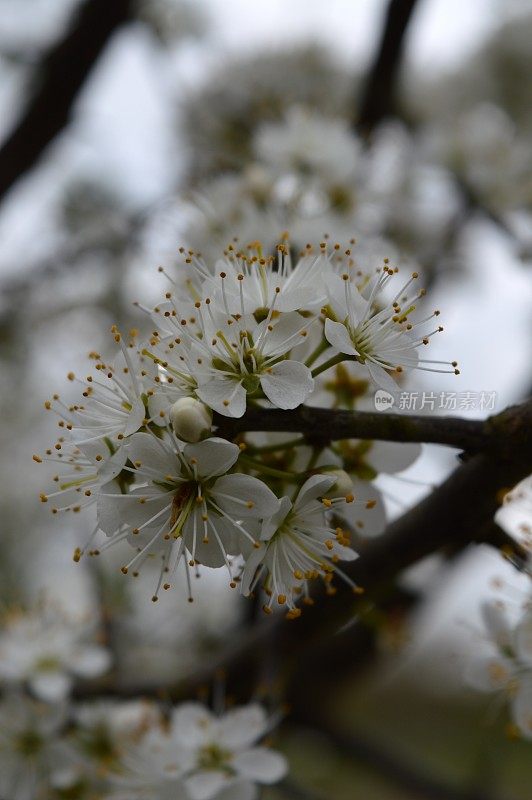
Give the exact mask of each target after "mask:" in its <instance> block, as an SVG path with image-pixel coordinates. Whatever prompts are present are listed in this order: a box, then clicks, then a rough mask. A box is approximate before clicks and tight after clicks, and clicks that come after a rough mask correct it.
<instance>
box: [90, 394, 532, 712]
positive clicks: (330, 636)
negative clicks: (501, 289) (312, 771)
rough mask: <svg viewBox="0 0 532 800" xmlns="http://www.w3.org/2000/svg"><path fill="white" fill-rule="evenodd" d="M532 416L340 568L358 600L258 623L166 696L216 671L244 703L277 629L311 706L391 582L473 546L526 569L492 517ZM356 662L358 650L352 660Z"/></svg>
mask: <svg viewBox="0 0 532 800" xmlns="http://www.w3.org/2000/svg"><path fill="white" fill-rule="evenodd" d="M531 414H532V401H531V402H529V403H528V404H524V405H523V406H519V407H517V408H515V409H509V410H508V411H507V412H503V414H501V415H498V416H497V417H495V418H493V419H494V420H499V422H498V424H504V425H505V426H506V427H505V435H506V437H507V438H508V441H507V446H506V447H504V448H502V449H501V450H496V451H494V452H487V453H479V454H477V455H473V456H471V457H470V458H468V459H467V460H466V461H465V462H464V463H463V464H461V465H460V466H459V467H458V468H457V469H456V470H455V471H454V472H453V473H452V474H451V475H450V476H449V477H448V478H447V480H446V481H445V482H444V483H443V484H442V485H441V486H439V487H438V488H437V489H435V490H434V491H433V492H432V493H431V494H430V495H429V496H428V497H426V498H425V499H424V500H422V501H421V502H420V503H419V504H418V505H417V506H415V507H414V508H412V509H411V510H409V511H408V512H407V513H406V514H404V515H403V516H401V517H400V518H399V519H397V520H395V521H394V522H392V523H391V524H390V525H389V526H388V528H387V529H386V531H385V533H383V534H382V535H381V536H379V537H377V538H375V539H368V540H367V541H366V542H365V543H364V544H363V545H360V546H359V548H358V549H359V553H360V557H359V558H358V559H357V560H356V561H354V562H351V563H350V564H347V565H342V567H343V568H344V570H345V572H346V573H347V574H348V575H349V577H350V578H351V579H352V580H353V581H354V582H355V583H356V584H357V585H358V586H360V587H363V588H364V590H365V595H363V596H362V598H360V597H356V596H355V595H353V593H352V591H351V589H350V587H349V586H347V585H346V584H344V583H343V582H342V581H341V580H340V579H338V580H337V584H336V586H337V594H336V595H335V596H334V597H332V598H327V599H326V598H325V597H323V596H320V597H319V598H318V602H317V603H316V604H315V605H314V606H310V607H308V608H305V610H304V613H303V614H302V616H301V617H300V618H299V619H297V620H291V621H287V620H285V619H284V618H283V617H281V618H278V617H275V618H273V619H272V618H268V619H265V620H264V622H263V623H262V624H255V625H254V626H253V628H252V629H251V630H249V631H245V632H244V633H243V635H242V637H241V638H240V639H236V640H235V641H234V642H233V643H231V645H230V646H229V648H228V650H227V651H226V652H225V653H222V655H221V657H220V659H218V660H216V661H213V663H211V664H209V666H208V667H207V668H206V669H205V670H204V671H201V672H198V673H196V675H195V676H194V677H193V678H192V679H191V680H189V681H187V682H185V683H183V684H181V685H180V686H177V687H174V689H173V690H172V689H170V690H169V692H168V693H169V696H172V697H175V698H180V697H183V696H189V695H190V694H191V693H194V691H195V690H196V689H197V688H198V687H199V686H201V685H204V684H205V683H206V682H207V683H208V682H209V681H210V680H212V676H213V674H214V671H215V670H216V669H218V668H220V667H224V669H225V670H226V671H227V680H228V687H229V690H230V691H233V692H234V693H235V694H236V695H237V696H239V697H246V696H249V694H250V693H251V692H252V691H253V688H254V686H253V684H254V680H255V676H256V674H257V668H258V666H259V664H258V663H257V658H258V656H259V655H260V653H261V652H262V651H261V645H262V643H263V642H265V641H267V639H268V637H270V636H271V635H272V630H275V647H276V654H277V658H278V662H279V663H280V664H282V665H283V668H284V669H285V671H286V672H285V677H286V680H287V682H288V691H287V698H288V700H289V701H290V702H293V703H294V705H297V704H298V702H308V697H309V696H313V697H314V696H316V691H317V686H318V685H319V683H320V680H325V681H326V682H327V681H330V679H331V674H330V670H329V666H330V664H331V661H332V656H331V651H332V649H333V648H336V647H339V648H342V647H345V642H346V641H347V642H350V641H351V640H350V639H349V634H350V630H349V628H347V629H344V630H343V631H341V632H340V629H341V627H342V625H344V624H345V623H348V622H353V621H354V620H355V619H356V618H357V615H358V614H360V613H361V612H363V611H364V608H367V606H368V603H373V602H378V601H380V599H381V598H382V597H383V596H384V597H385V596H386V594H387V593H388V594H389V593H390V592H391V591H393V586H394V583H395V581H396V579H397V578H398V576H399V575H400V574H401V573H402V572H403V571H404V570H405V569H406V568H407V567H410V566H412V565H413V564H415V563H417V562H418V561H419V560H421V559H422V558H424V557H426V556H428V555H430V554H432V553H438V552H447V553H453V552H455V551H457V550H460V549H463V548H465V547H467V546H468V545H469V544H470V543H487V544H490V545H492V546H494V547H497V548H499V549H501V550H502V551H503V552H504V553H505V554H506V555H507V556H508V557H510V558H512V560H513V561H514V563H515V564H516V566H518V567H523V566H524V561H525V558H526V553H525V551H524V550H523V549H522V548H521V547H520V546H519V545H518V544H516V543H515V542H514V541H513V540H512V539H511V538H510V537H508V536H506V534H504V532H503V531H501V530H500V528H498V527H497V526H496V525H494V524H493V516H494V514H495V512H496V511H497V509H498V507H499V505H500V493H501V490H504V489H509V488H511V487H513V486H514V485H515V484H516V483H518V482H519V481H521V480H522V479H523V478H525V477H527V476H528V475H529V474H530V473H531V472H532V424H531V416H530V415H531ZM401 420H402V418H401ZM504 420H505V422H503V421H504ZM343 637H347V639H346V638H343ZM307 655H308V658H307ZM356 656H357V653H356V650H355V652H353V653H352V659H351V661H352V660H353V658H354V659H355V660H356ZM344 663H345V662H344ZM108 688H109V691H110V692H111V693H116V694H126V695H128V696H131V695H138V694H143V693H145V691H146V690H147V692H148V693H149V694H153V693H154V689H153V687H143V686H141V685H137V686H130V687H127V688H123V687H120V686H109V687H108ZM105 691H106V688H105V686H103V687H102V685H98V686H96V685H95V686H94V688H92V687H80V695H81V696H87V693H89V694H90V693H91V692H92V693H93V694H95V693H96V694H98V693H99V694H101V693H102V692H103V693H105ZM307 691H310V695H309V694H308V693H306V692H307ZM305 698H306V700H305Z"/></svg>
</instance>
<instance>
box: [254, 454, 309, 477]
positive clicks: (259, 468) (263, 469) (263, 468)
mask: <svg viewBox="0 0 532 800" xmlns="http://www.w3.org/2000/svg"><path fill="white" fill-rule="evenodd" d="M239 462H240V463H241V464H242V465H243V466H244V467H249V468H250V469H253V470H255V472H260V473H262V474H263V475H269V476H270V477H271V478H280V479H281V480H283V481H292V482H294V481H295V482H296V483H299V482H301V481H303V480H304V479H305V477H306V475H305V474H303V475H300V474H298V473H296V472H288V471H286V470H283V469H275V468H274V467H269V466H267V464H262V462H260V461H255V459H253V458H249V457H248V456H242V455H241V456H240V458H239Z"/></svg>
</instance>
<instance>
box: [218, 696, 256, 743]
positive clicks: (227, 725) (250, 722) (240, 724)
mask: <svg viewBox="0 0 532 800" xmlns="http://www.w3.org/2000/svg"><path fill="white" fill-rule="evenodd" d="M267 725H268V719H267V716H266V712H265V711H264V709H263V707H262V706H260V705H258V703H250V704H249V705H247V706H242V707H241V708H235V709H233V710H232V711H228V712H227V713H226V714H224V715H223V717H221V719H220V741H221V744H222V746H227V747H228V748H229V749H230V750H240V749H241V748H242V747H245V746H249V745H251V744H254V743H255V742H256V741H257V739H260V737H261V736H263V735H264V733H265V732H266V728H267Z"/></svg>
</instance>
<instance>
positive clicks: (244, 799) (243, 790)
mask: <svg viewBox="0 0 532 800" xmlns="http://www.w3.org/2000/svg"><path fill="white" fill-rule="evenodd" d="M257 797H258V789H257V787H256V786H255V784H254V783H250V782H249V781H238V783H231V785H230V786H228V787H227V788H226V789H222V791H221V792H219V793H218V794H217V795H216V800H257Z"/></svg>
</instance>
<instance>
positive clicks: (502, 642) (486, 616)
mask: <svg viewBox="0 0 532 800" xmlns="http://www.w3.org/2000/svg"><path fill="white" fill-rule="evenodd" d="M480 614H481V617H482V620H483V622H484V625H485V626H486V629H487V631H488V634H489V637H490V639H491V640H492V642H493V644H495V645H496V646H497V647H498V648H499V649H503V648H508V647H512V645H513V633H512V627H511V626H510V621H509V619H508V616H507V613H506V609H505V607H504V605H503V604H502V603H500V602H497V601H493V600H487V601H485V602H483V603H482V605H481V606H480Z"/></svg>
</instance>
